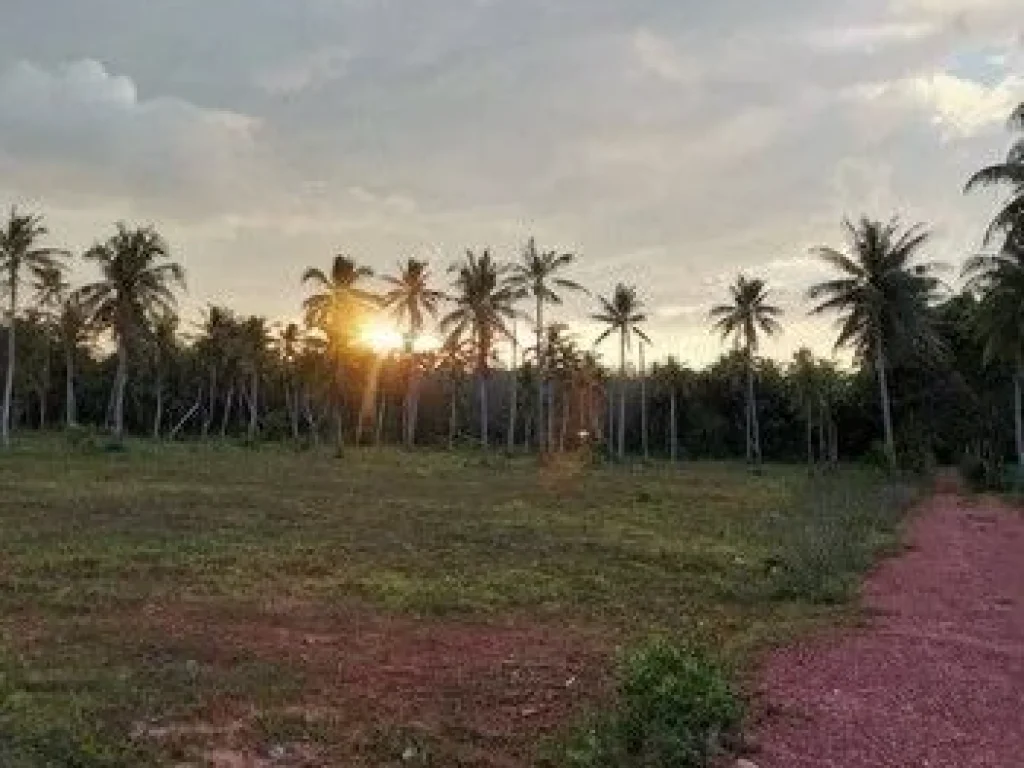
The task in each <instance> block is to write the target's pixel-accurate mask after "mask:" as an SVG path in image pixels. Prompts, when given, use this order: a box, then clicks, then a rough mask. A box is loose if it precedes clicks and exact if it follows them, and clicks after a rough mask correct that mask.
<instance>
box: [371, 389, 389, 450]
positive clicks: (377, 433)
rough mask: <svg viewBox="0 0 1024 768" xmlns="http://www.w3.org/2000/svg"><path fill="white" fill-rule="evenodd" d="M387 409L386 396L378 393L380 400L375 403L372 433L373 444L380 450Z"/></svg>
mask: <svg viewBox="0 0 1024 768" xmlns="http://www.w3.org/2000/svg"><path fill="white" fill-rule="evenodd" d="M387 407H388V396H387V394H385V393H384V392H381V393H380V400H379V402H378V403H377V424H376V426H375V428H374V432H373V444H374V445H375V446H376V447H377V448H380V446H381V443H382V442H383V440H384V417H385V416H386V415H387Z"/></svg>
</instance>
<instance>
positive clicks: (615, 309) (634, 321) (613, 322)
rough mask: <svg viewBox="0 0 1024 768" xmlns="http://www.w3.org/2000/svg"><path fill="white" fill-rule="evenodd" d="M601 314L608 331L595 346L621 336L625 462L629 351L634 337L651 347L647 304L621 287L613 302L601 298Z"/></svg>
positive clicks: (595, 316) (621, 435)
mask: <svg viewBox="0 0 1024 768" xmlns="http://www.w3.org/2000/svg"><path fill="white" fill-rule="evenodd" d="M598 302H600V305H601V311H600V312H598V313H596V314H593V315H591V317H592V318H593V319H594V320H597V321H598V322H601V323H605V324H606V325H607V326H608V327H607V328H606V329H605V331H604V332H603V333H602V334H601V335H600V336H598V337H597V341H595V342H594V343H595V344H600V343H601V342H603V341H604V340H605V339H607V338H608V337H609V336H611V335H612V334H613V333H618V334H619V425H618V426H619V435H618V437H619V460H620V461H622V460H623V459H625V458H626V350H627V349H628V348H630V346H631V345H632V339H633V337H634V336H636V337H637V338H639V339H640V340H641V341H645V342H647V343H648V344H650V343H651V339H650V337H648V335H647V333H646V332H645V331H644V330H643V329H642V328H641V327H640V324H641V323H646V322H647V314H646V313H645V312H644V311H643V308H644V303H643V302H642V301H641V300H640V298H639V296H637V292H636V288H634V287H633V286H631V285H624V284H622V283H619V284H618V285H616V286H615V290H614V291H613V292H612V296H611V299H606V298H604V297H603V296H598Z"/></svg>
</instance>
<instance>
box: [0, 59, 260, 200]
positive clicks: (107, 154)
mask: <svg viewBox="0 0 1024 768" xmlns="http://www.w3.org/2000/svg"><path fill="white" fill-rule="evenodd" d="M0 101H2V102H3V103H4V104H8V105H12V106H13V105H16V107H15V108H11V109H5V110H3V112H0V167H2V168H3V169H4V171H5V174H7V175H10V174H17V175H18V176H19V178H20V179H21V181H22V182H23V183H24V184H25V185H27V186H29V187H31V186H32V185H33V184H35V183H37V182H40V181H45V182H46V183H49V184H53V185H55V186H57V189H54V190H53V191H54V192H58V191H59V189H60V187H61V186H63V187H69V186H70V187H76V186H78V187H83V188H88V189H89V191H90V192H92V193H93V194H95V193H96V192H101V191H107V192H114V193H117V194H123V195H137V194H148V193H156V194H161V195H173V196H178V197H181V198H183V199H186V200H187V199H188V198H189V197H191V196H196V195H199V194H200V193H202V192H209V191H219V192H221V193H224V194H234V193H236V192H238V191H239V190H240V189H241V188H242V186H243V180H242V179H240V178H238V174H239V172H240V168H241V166H242V165H244V163H245V162H246V161H248V160H249V159H250V158H251V157H252V155H253V154H254V153H255V151H256V144H257V139H256V136H257V132H258V130H259V122H258V121H256V120H254V119H252V118H250V117H247V116H245V115H241V114H238V113H235V112H231V111H228V110H220V109H205V108H202V107H199V106H196V105H194V104H191V103H189V102H187V101H184V100H181V99H175V98H167V97H158V98H152V99H144V98H141V97H140V95H139V91H138V88H137V86H136V84H135V83H134V82H133V81H132V79H131V78H129V77H125V76H120V75H114V74H111V73H110V72H108V71H107V70H106V68H105V67H104V66H103V65H102V64H100V63H99V62H97V61H94V60H91V59H85V60H80V61H76V62H73V63H70V64H66V65H64V66H62V67H60V68H58V69H56V70H54V71H48V70H46V69H43V68H41V67H39V66H37V65H35V64H32V63H30V62H26V61H22V62H19V63H18V64H16V65H14V66H12V67H10V68H8V69H7V70H6V71H4V72H2V73H0ZM69 191H73V190H69Z"/></svg>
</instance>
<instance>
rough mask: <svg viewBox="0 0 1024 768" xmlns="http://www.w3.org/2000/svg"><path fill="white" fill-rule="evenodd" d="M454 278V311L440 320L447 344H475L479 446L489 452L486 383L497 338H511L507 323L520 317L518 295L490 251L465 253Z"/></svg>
mask: <svg viewBox="0 0 1024 768" xmlns="http://www.w3.org/2000/svg"><path fill="white" fill-rule="evenodd" d="M449 271H450V272H452V273H453V274H454V275H455V290H456V293H455V295H454V296H453V297H452V301H453V302H454V303H455V309H453V310H452V311H451V312H449V313H448V314H447V315H445V317H444V318H443V319H442V320H441V330H442V331H443V332H444V333H446V334H447V336H448V343H449V344H451V345H456V344H457V343H458V341H459V340H460V339H463V338H465V337H466V336H468V337H469V339H470V340H471V341H472V344H473V351H474V356H475V369H476V377H477V387H478V390H479V396H480V443H481V445H482V446H483V447H484V449H485V450H486V449H487V448H488V433H487V425H488V412H487V379H488V376H489V374H490V364H491V358H492V356H493V354H494V345H495V337H496V336H499V335H500V336H505V337H511V335H512V334H511V331H510V330H509V326H508V321H510V320H512V319H514V318H515V317H516V316H517V312H516V309H515V301H516V298H517V293H516V290H515V289H514V288H512V287H511V286H510V285H508V284H507V283H503V282H502V276H503V274H504V272H505V271H506V269H505V268H504V267H502V266H501V265H499V264H497V263H496V262H495V261H494V259H493V258H492V256H491V253H490V251H488V250H485V251H483V252H482V253H481V254H479V255H477V254H475V253H474V252H473V251H466V258H465V259H464V260H463V261H462V263H461V264H454V265H452V267H451V268H450V270H449Z"/></svg>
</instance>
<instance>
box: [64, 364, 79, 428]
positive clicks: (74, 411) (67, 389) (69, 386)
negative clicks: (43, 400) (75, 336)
mask: <svg viewBox="0 0 1024 768" xmlns="http://www.w3.org/2000/svg"><path fill="white" fill-rule="evenodd" d="M64 414H65V420H66V422H67V425H68V427H69V428H70V427H74V426H75V425H76V424H77V423H78V403H77V401H76V400H75V350H74V347H73V346H71V345H68V344H65V346H64Z"/></svg>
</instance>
